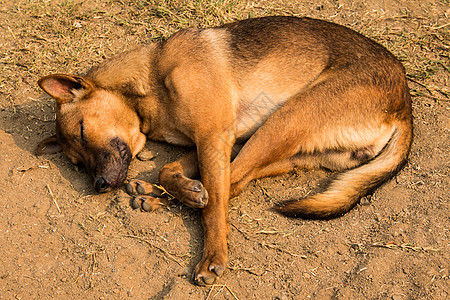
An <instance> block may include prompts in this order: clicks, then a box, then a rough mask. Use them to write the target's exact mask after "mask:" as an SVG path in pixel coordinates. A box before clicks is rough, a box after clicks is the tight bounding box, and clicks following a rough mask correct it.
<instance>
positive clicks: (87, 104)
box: [35, 74, 146, 192]
mask: <svg viewBox="0 0 450 300" xmlns="http://www.w3.org/2000/svg"><path fill="white" fill-rule="evenodd" d="M38 83H39V86H40V87H41V88H42V89H43V90H44V91H45V92H47V94H49V95H50V96H52V97H53V98H54V99H55V100H56V135H55V136H52V137H50V138H47V139H45V140H43V141H42V142H40V143H39V144H38V146H37V148H36V151H35V152H36V154H37V155H41V154H49V153H55V152H58V151H61V150H62V151H63V152H64V154H65V155H66V156H67V158H68V159H69V160H70V161H71V162H72V163H74V164H79V163H81V164H83V165H84V166H85V168H86V170H87V172H88V173H89V174H90V175H91V176H92V177H93V178H94V186H95V190H96V191H97V192H107V191H109V190H111V189H113V188H115V187H117V186H118V185H120V184H121V183H122V182H123V181H124V180H125V178H126V176H127V172H128V166H129V164H130V161H131V159H132V158H133V157H134V156H135V155H136V154H137V153H138V152H139V151H140V150H141V149H142V148H143V147H144V144H145V140H146V137H145V135H144V134H143V133H142V132H140V121H139V117H138V115H137V113H136V112H135V111H134V110H133V109H132V108H131V107H130V106H129V105H127V102H126V99H125V98H123V96H122V95H120V94H118V93H114V92H112V91H110V90H106V89H102V88H100V87H98V86H97V84H96V83H95V82H94V81H92V80H90V79H88V78H86V77H81V76H74V75H61V74H57V75H49V76H46V77H43V78H41V79H40V80H39V82H38Z"/></svg>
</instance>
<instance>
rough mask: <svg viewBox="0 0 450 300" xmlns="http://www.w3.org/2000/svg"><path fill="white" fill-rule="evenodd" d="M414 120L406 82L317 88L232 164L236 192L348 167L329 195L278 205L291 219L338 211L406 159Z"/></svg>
mask: <svg viewBox="0 0 450 300" xmlns="http://www.w3.org/2000/svg"><path fill="white" fill-rule="evenodd" d="M336 86H340V89H336ZM355 99H361V100H360V101H358V102H357V103H355ZM349 107H351V112H349ZM410 120H411V111H410V104H409V94H408V92H407V89H406V88H403V87H402V82H399V86H398V88H396V89H392V90H389V91H385V90H383V87H379V86H370V85H366V86H358V85H353V86H351V85H349V84H346V83H345V82H340V81H339V79H337V80H336V79H331V80H329V81H328V82H323V83H322V84H319V85H316V86H313V87H312V88H311V89H309V90H307V91H305V92H303V93H300V94H298V95H297V96H296V97H294V98H292V99H290V100H289V101H288V102H286V103H285V104H284V105H283V106H282V107H281V108H280V109H278V110H277V111H276V112H275V113H273V114H272V115H271V116H270V117H269V119H268V120H267V121H266V123H265V124H264V125H262V126H261V127H260V128H259V129H258V130H257V131H256V132H255V133H254V135H253V136H252V137H251V138H250V139H249V140H248V141H247V143H246V144H245V145H244V147H243V148H242V150H241V151H240V152H239V154H238V155H237V157H236V158H235V159H234V161H233V162H232V164H231V191H232V194H233V195H236V194H237V193H239V192H240V190H241V189H242V188H243V187H244V186H245V185H246V184H247V183H248V182H249V181H250V180H252V179H254V178H259V177H264V176H270V175H277V174H282V173H285V172H288V171H290V170H292V169H293V168H294V167H326V168H331V169H334V170H342V169H350V170H348V171H346V172H344V173H342V174H341V175H339V176H338V177H337V180H335V181H333V182H332V184H331V185H330V186H329V189H328V190H327V191H325V192H324V193H321V194H317V195H314V196H310V197H308V198H307V199H303V200H295V201H293V202H290V203H287V204H286V205H284V206H282V207H280V208H279V211H280V212H282V213H284V214H286V215H290V216H300V217H306V218H330V217H336V216H339V215H341V214H343V213H345V212H347V211H348V210H350V209H351V208H352V207H353V206H354V205H356V203H357V202H358V201H359V199H360V197H362V196H364V195H365V194H367V193H369V192H370V191H371V190H373V189H374V188H375V187H377V186H379V185H380V184H381V183H382V182H383V181H385V180H387V179H388V178H389V177H390V176H392V175H393V174H395V172H396V171H397V170H398V169H399V168H400V167H401V166H402V164H403V163H404V162H405V160H406V157H407V155H408V152H409V148H410V143H411V136H412V134H411V132H412V128H411V121H410Z"/></svg>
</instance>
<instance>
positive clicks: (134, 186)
mask: <svg viewBox="0 0 450 300" xmlns="http://www.w3.org/2000/svg"><path fill="white" fill-rule="evenodd" d="M125 190H126V191H127V193H128V195H130V196H134V195H149V194H153V195H154V196H160V195H161V191H160V190H159V189H158V188H156V187H155V186H154V185H153V184H151V183H148V182H145V181H142V180H137V179H133V180H129V181H127V182H126V183H125Z"/></svg>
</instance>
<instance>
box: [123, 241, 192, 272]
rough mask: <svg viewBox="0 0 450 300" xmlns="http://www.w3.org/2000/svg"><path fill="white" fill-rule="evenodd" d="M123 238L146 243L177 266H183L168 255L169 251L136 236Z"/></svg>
mask: <svg viewBox="0 0 450 300" xmlns="http://www.w3.org/2000/svg"><path fill="white" fill-rule="evenodd" d="M122 236H123V237H127V238H132V239H137V240H140V241H141V242H144V243H147V244H148V245H150V246H151V247H153V248H155V249H158V250H159V251H161V252H162V253H163V254H164V255H166V256H167V257H168V258H169V259H171V260H173V261H174V262H176V263H177V264H179V265H180V266H181V267H183V266H184V265H183V264H182V263H180V262H179V261H178V260H177V259H176V258H175V257H174V256H173V255H172V254H170V253H169V251H167V250H166V249H164V248H161V247H159V246H156V245H155V244H153V243H151V242H150V241H148V240H146V239H143V238H141V237H139V236H136V235H122Z"/></svg>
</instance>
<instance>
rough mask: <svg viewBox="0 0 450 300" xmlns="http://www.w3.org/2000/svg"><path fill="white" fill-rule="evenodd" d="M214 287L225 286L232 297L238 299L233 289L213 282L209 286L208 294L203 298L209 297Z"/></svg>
mask: <svg viewBox="0 0 450 300" xmlns="http://www.w3.org/2000/svg"><path fill="white" fill-rule="evenodd" d="M216 287H218V288H226V289H227V290H228V291H229V292H230V294H231V295H232V296H233V297H234V299H236V300H239V298H238V297H237V296H236V294H235V293H233V291H232V290H231V289H230V288H229V287H228V286H227V285H226V284H213V285H212V286H211V289H210V290H209V292H208V295H207V296H206V299H205V300H208V299H209V296H211V293H212V291H213V289H214V288H216Z"/></svg>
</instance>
